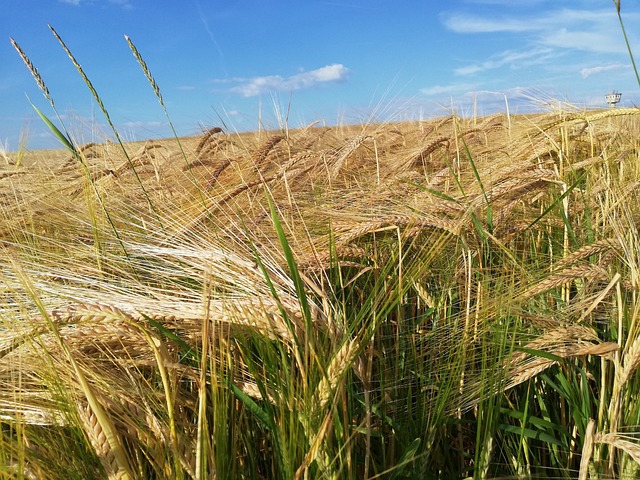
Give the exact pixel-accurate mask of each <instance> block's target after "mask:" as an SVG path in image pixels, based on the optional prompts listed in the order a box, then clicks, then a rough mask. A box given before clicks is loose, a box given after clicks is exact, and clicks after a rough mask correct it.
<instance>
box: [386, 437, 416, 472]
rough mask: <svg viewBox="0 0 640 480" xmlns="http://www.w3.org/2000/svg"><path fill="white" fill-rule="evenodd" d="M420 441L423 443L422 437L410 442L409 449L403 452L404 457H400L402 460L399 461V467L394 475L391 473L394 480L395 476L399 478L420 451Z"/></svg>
mask: <svg viewBox="0 0 640 480" xmlns="http://www.w3.org/2000/svg"><path fill="white" fill-rule="evenodd" d="M420 443H421V440H420V437H418V438H416V439H414V440H413V442H411V443H410V444H409V446H408V447H407V449H406V450H405V451H404V453H403V454H402V457H400V461H399V462H398V468H396V469H395V470H394V471H393V475H391V479H392V480H393V479H394V478H398V477H399V476H400V475H402V474H403V473H404V471H405V469H406V467H407V465H409V463H410V462H411V461H412V460H413V457H414V456H415V454H416V452H417V451H418V448H419V447H420Z"/></svg>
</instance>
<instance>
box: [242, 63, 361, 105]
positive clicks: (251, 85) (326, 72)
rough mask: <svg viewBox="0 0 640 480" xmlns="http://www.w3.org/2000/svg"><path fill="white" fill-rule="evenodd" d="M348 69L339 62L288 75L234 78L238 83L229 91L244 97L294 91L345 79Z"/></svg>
mask: <svg viewBox="0 0 640 480" xmlns="http://www.w3.org/2000/svg"><path fill="white" fill-rule="evenodd" d="M348 75H349V69H348V68H346V67H345V66H344V65H342V64H340V63H335V64H333V65H327V66H325V67H322V68H318V69H316V70H310V71H308V72H305V71H303V72H300V73H297V74H295V75H291V76H289V77H283V76H281V75H267V76H262V77H253V78H247V79H234V80H233V81H235V82H236V83H238V85H236V86H235V87H233V88H231V92H234V93H239V94H241V95H243V96H245V97H255V96H256V95H261V94H263V93H267V92H274V91H280V92H282V91H287V92H288V91H294V90H302V89H308V88H313V87H315V86H317V85H320V84H324V83H335V82H341V81H344V80H346V78H347V77H348Z"/></svg>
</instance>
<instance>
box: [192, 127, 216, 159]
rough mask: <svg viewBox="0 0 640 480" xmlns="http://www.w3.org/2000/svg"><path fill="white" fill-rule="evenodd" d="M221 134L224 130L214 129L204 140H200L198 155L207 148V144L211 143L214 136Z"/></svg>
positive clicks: (209, 131)
mask: <svg viewBox="0 0 640 480" xmlns="http://www.w3.org/2000/svg"><path fill="white" fill-rule="evenodd" d="M221 132H222V129H221V128H220V127H214V128H210V129H209V130H207V131H206V132H205V134H204V135H203V136H202V138H201V139H200V141H199V142H198V145H196V154H199V153H200V152H201V151H202V150H203V149H204V148H205V146H207V144H209V143H210V142H211V140H212V138H213V136H214V135H215V134H216V133H221Z"/></svg>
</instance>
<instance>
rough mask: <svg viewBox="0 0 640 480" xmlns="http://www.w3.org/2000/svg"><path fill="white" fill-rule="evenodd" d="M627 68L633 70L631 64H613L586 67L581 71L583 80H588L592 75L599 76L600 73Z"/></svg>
mask: <svg viewBox="0 0 640 480" xmlns="http://www.w3.org/2000/svg"><path fill="white" fill-rule="evenodd" d="M625 68H631V65H629V64H625V63H611V64H609V65H598V66H595V67H585V68H583V69H582V70H580V75H582V78H587V77H590V76H592V75H598V74H600V73H604V72H612V71H615V70H622V69H625Z"/></svg>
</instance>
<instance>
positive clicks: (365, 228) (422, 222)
mask: <svg viewBox="0 0 640 480" xmlns="http://www.w3.org/2000/svg"><path fill="white" fill-rule="evenodd" d="M393 227H410V228H412V229H418V230H423V229H427V228H435V229H438V230H443V231H445V232H448V233H450V234H452V235H455V236H459V235H460V229H461V225H460V223H459V222H455V221H452V220H447V219H443V218H437V217H428V216H427V215H424V214H423V215H420V216H415V217H410V216H400V215H397V216H393V217H387V218H384V219H381V220H372V221H369V222H361V223H359V224H357V225H356V226H347V225H342V224H337V225H336V226H335V231H336V239H337V241H338V242H339V243H340V244H341V245H345V244H349V243H351V242H352V241H354V240H355V239H357V238H359V237H362V236H363V235H366V234H369V233H374V232H379V231H382V230H388V229H389V228H393ZM413 233H414V234H415V233H416V232H413Z"/></svg>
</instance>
